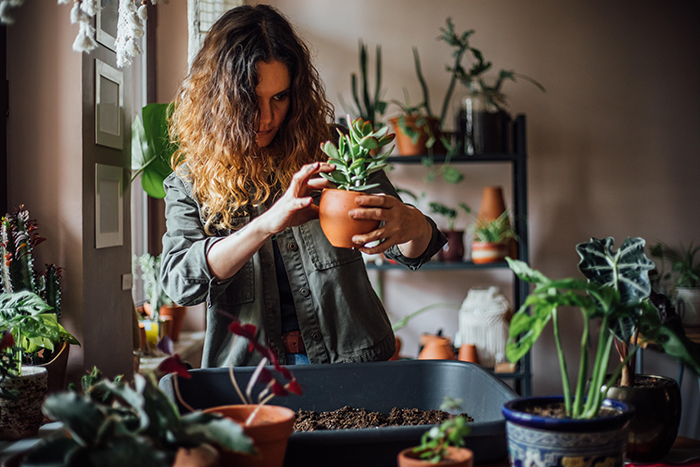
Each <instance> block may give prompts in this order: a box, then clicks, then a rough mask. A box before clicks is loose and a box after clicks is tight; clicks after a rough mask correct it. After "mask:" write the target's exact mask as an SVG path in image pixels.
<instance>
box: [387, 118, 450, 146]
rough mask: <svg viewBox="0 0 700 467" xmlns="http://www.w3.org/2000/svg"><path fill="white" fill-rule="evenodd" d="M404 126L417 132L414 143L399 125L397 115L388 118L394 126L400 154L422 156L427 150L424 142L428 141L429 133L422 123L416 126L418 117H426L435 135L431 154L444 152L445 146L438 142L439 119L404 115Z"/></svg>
mask: <svg viewBox="0 0 700 467" xmlns="http://www.w3.org/2000/svg"><path fill="white" fill-rule="evenodd" d="M404 119H405V122H406V126H407V127H408V128H411V129H413V130H415V131H416V132H418V134H419V135H420V136H418V140H417V141H416V142H415V143H414V142H413V140H412V139H411V137H410V136H408V135H407V134H406V133H404V132H403V131H402V130H401V127H400V126H399V117H394V118H392V119H390V120H389V123H391V125H392V126H393V127H394V133H396V148H397V149H398V151H399V155H401V156H423V155H426V154H428V152H429V150H428V148H426V146H425V144H426V143H427V142H428V139H429V135H428V133H427V132H426V131H425V128H424V127H423V125H421V126H416V121H417V120H418V119H426V120H427V122H428V125H430V129H431V131H432V132H433V135H435V138H436V141H435V145H434V146H433V148H432V152H433V154H445V152H446V150H445V147H444V146H443V145H442V143H441V142H440V120H439V119H437V118H435V117H422V116H420V117H419V116H409V115H407V116H405V117H404Z"/></svg>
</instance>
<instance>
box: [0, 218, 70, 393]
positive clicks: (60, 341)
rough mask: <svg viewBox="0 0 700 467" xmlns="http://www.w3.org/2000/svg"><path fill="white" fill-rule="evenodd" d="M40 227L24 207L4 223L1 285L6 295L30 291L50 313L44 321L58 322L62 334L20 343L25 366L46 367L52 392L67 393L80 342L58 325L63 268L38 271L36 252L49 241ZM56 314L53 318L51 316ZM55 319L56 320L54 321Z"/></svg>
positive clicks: (0, 242)
mask: <svg viewBox="0 0 700 467" xmlns="http://www.w3.org/2000/svg"><path fill="white" fill-rule="evenodd" d="M38 228H39V224H38V223H37V221H36V220H35V219H31V218H30V217H29V211H28V210H27V209H25V207H24V205H21V206H19V207H18V208H17V209H15V211H14V212H13V213H7V214H6V215H5V216H4V217H3V218H2V221H0V254H1V256H2V259H3V261H2V264H0V271H1V272H0V276H1V277H2V279H1V281H0V284H1V286H2V287H0V289H2V291H3V292H5V293H8V294H10V293H13V292H20V291H28V292H31V293H34V294H37V295H38V296H39V297H41V299H42V300H43V301H44V302H45V303H46V305H47V307H48V309H49V310H50V311H49V313H48V314H46V316H44V317H43V319H44V320H45V321H46V322H48V320H53V321H55V326H53V324H54V323H51V324H50V325H52V326H53V327H54V328H56V326H58V327H59V328H60V330H61V334H60V335H59V336H58V337H57V338H56V339H55V340H52V339H49V340H46V341H40V340H31V341H28V340H26V339H21V340H19V342H18V343H19V344H20V345H21V346H22V348H23V360H24V362H25V363H30V364H32V365H40V366H44V367H46V369H47V371H48V375H49V383H48V384H49V386H48V387H49V389H48V390H49V392H56V391H60V390H62V389H63V387H64V384H65V377H66V368H67V365H68V355H69V353H70V345H71V344H78V341H77V340H76V339H75V337H73V336H72V335H70V334H69V333H67V332H66V331H65V329H63V327H62V326H60V325H59V324H58V319H59V318H60V317H61V279H62V278H61V273H62V271H63V268H61V267H58V266H56V265H55V264H47V265H46V269H45V270H43V271H36V270H35V269H34V248H35V247H36V246H37V245H39V244H41V243H43V242H44V241H45V240H46V239H45V238H43V237H40V236H39V234H38ZM51 314H53V318H52V317H50V315H51ZM54 318H55V319H54Z"/></svg>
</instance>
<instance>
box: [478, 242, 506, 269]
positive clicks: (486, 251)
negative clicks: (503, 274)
mask: <svg viewBox="0 0 700 467" xmlns="http://www.w3.org/2000/svg"><path fill="white" fill-rule="evenodd" d="M509 253H510V245H509V244H507V243H489V242H472V261H473V262H474V264H486V263H496V262H498V261H503V260H504V259H505V257H506V256H508V254H509Z"/></svg>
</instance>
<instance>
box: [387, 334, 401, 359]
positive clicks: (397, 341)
mask: <svg viewBox="0 0 700 467" xmlns="http://www.w3.org/2000/svg"><path fill="white" fill-rule="evenodd" d="M394 340H395V341H396V351H395V352H394V355H392V356H391V358H390V359H389V360H390V361H393V360H400V359H401V357H399V352H401V339H399V338H398V337H396V336H394Z"/></svg>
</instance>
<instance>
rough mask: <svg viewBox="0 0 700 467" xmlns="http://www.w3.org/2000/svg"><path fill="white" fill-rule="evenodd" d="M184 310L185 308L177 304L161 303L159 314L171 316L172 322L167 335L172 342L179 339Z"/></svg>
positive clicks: (185, 310)
mask: <svg viewBox="0 0 700 467" xmlns="http://www.w3.org/2000/svg"><path fill="white" fill-rule="evenodd" d="M186 312H187V308H186V307H184V306H179V305H163V306H162V307H160V316H169V317H171V318H172V324H171V326H170V329H169V330H168V335H169V336H170V338H171V339H172V340H173V341H174V342H177V341H178V339H180V331H182V321H183V319H184V318H185V313H186Z"/></svg>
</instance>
